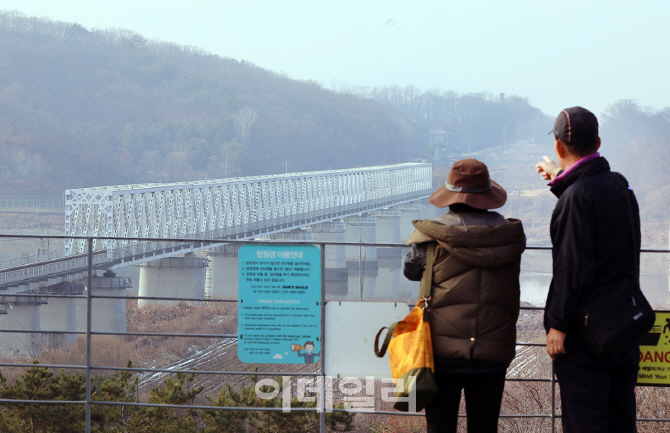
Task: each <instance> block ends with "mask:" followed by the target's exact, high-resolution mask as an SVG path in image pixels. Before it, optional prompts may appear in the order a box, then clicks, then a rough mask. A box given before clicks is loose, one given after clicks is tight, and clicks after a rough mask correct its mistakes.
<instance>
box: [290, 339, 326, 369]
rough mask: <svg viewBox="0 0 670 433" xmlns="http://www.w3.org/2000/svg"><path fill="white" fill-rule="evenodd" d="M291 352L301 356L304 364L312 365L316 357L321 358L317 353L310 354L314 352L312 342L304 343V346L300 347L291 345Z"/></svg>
mask: <svg viewBox="0 0 670 433" xmlns="http://www.w3.org/2000/svg"><path fill="white" fill-rule="evenodd" d="M291 350H292V351H294V352H298V353H297V355H298V356H302V357H303V358H305V364H314V362H315V361H316V360H315V359H314V358H316V357H317V356H321V354H320V353H319V352H316V353H312V352H313V351H314V342H313V341H307V342H305V345H304V346H301V345H299V344H291ZM301 350H304V351H305V353H301V352H300V351H301Z"/></svg>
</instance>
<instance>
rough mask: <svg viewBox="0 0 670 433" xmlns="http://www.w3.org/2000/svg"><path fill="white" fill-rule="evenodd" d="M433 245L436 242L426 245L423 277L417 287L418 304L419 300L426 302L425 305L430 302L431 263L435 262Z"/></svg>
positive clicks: (431, 284) (431, 283)
mask: <svg viewBox="0 0 670 433" xmlns="http://www.w3.org/2000/svg"><path fill="white" fill-rule="evenodd" d="M435 245H436V242H430V243H429V244H428V250H427V251H426V268H425V269H424V271H423V276H422V277H421V286H420V287H419V302H421V300H425V301H426V305H427V304H428V301H429V300H430V290H431V289H432V286H433V263H434V262H435Z"/></svg>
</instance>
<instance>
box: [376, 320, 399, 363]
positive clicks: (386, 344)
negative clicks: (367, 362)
mask: <svg viewBox="0 0 670 433" xmlns="http://www.w3.org/2000/svg"><path fill="white" fill-rule="evenodd" d="M397 324H398V322H393V324H392V325H391V326H389V327H388V331H387V332H386V338H384V342H383V343H382V347H381V349H380V348H379V336H380V335H381V333H382V331H383V330H384V329H386V326H384V327H383V328H382V329H380V330H379V332H377V336H376V337H375V355H376V356H377V358H383V357H384V355H385V354H386V349H388V347H389V342H390V341H391V338H393V331H395V327H396V325H397Z"/></svg>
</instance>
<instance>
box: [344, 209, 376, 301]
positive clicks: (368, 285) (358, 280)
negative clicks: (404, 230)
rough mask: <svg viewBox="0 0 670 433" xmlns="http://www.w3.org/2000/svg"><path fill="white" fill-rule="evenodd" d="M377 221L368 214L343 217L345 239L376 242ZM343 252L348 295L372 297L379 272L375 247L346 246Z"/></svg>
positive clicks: (347, 240) (352, 241)
mask: <svg viewBox="0 0 670 433" xmlns="http://www.w3.org/2000/svg"><path fill="white" fill-rule="evenodd" d="M377 221H378V220H377V218H375V217H374V216H371V215H368V214H364V215H354V216H350V217H347V218H345V219H344V223H345V224H346V225H347V226H348V227H347V229H346V231H345V232H344V238H345V241H346V242H351V243H356V242H362V243H376V242H377V231H376V226H377ZM345 254H346V259H347V270H348V273H349V278H348V286H349V296H350V297H354V298H359V299H360V298H361V297H362V298H363V299H374V298H375V290H376V285H377V274H378V272H379V263H378V261H377V247H360V246H347V247H345Z"/></svg>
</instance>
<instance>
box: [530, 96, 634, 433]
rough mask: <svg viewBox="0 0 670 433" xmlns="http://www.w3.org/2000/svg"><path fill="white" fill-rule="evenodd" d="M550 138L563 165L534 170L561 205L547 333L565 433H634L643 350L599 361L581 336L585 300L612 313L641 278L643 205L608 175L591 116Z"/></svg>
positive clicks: (563, 118)
mask: <svg viewBox="0 0 670 433" xmlns="http://www.w3.org/2000/svg"><path fill="white" fill-rule="evenodd" d="M552 132H553V133H554V137H555V140H554V150H555V152H556V158H557V161H558V164H556V163H554V162H553V161H552V160H551V159H550V158H549V157H547V156H545V157H544V161H542V162H540V163H538V164H537V165H536V168H537V172H538V173H540V174H541V175H542V178H543V179H545V180H551V182H549V186H550V187H551V192H552V193H554V195H556V197H557V198H558V202H557V203H556V207H555V209H554V212H553V214H552V217H551V226H550V233H551V241H552V258H553V278H552V281H551V285H550V287H549V294H548V296H547V303H546V307H545V313H544V326H545V328H546V330H547V353H548V354H549V356H550V357H551V359H552V360H553V363H554V370H555V372H556V377H557V379H558V382H559V384H560V387H561V401H562V411H563V416H562V423H563V431H564V432H566V433H572V432H589V433H598V432H635V431H637V429H636V424H635V415H636V414H635V393H634V388H635V383H636V380H637V370H638V359H639V347H638V346H637V345H633V346H629V347H621V351H620V352H619V353H617V354H615V355H611V356H607V357H605V358H596V357H595V356H594V355H593V354H592V353H591V352H590V351H589V350H590V349H589V347H588V345H587V343H586V341H585V340H584V339H583V337H582V336H581V335H580V324H581V322H582V319H580V317H579V313H580V308H581V307H582V305H583V304H584V303H585V302H586V301H587V300H588V301H589V303H593V302H597V303H598V304H599V305H603V306H606V305H607V304H608V303H611V302H612V299H611V298H612V297H611V293H612V291H613V290H614V288H615V287H616V286H617V284H621V283H622V282H626V281H631V280H632V281H635V280H636V279H638V277H639V267H638V265H637V263H639V254H640V218H639V210H638V206H637V201H636V200H635V194H634V193H633V191H632V189H631V188H630V186H629V185H628V182H627V181H626V180H625V178H623V176H621V175H619V174H616V173H613V172H612V171H610V166H609V164H608V163H607V161H606V160H605V158H603V157H601V156H600V154H599V153H598V149H599V148H600V137H599V136H598V120H597V119H596V116H595V115H594V114H593V113H591V112H590V111H588V110H586V109H584V108H581V107H571V108H567V109H565V110H563V111H561V113H559V115H558V117H557V118H556V122H555V124H554V129H553V131H552ZM627 196H628V197H627ZM628 203H630V206H631V207H632V209H630V210H629V205H628ZM631 215H632V217H631ZM631 219H632V221H631ZM636 257H637V260H636V259H635V258H636Z"/></svg>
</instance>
